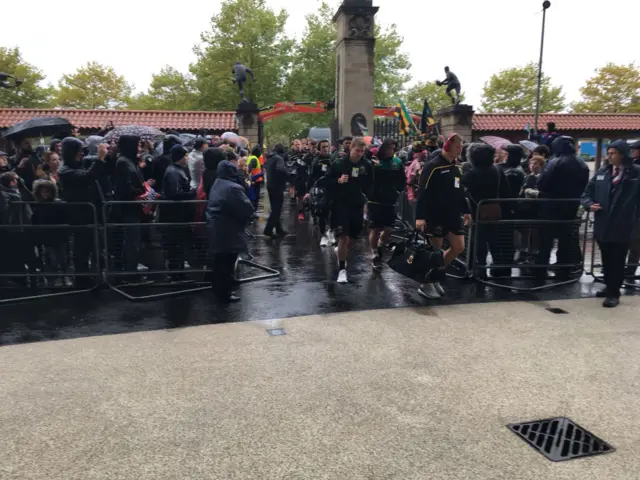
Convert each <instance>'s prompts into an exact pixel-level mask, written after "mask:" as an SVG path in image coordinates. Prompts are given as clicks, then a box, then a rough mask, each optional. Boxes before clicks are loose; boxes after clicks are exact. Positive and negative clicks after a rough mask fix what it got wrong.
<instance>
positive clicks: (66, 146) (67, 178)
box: [58, 137, 105, 225]
mask: <svg viewBox="0 0 640 480" xmlns="http://www.w3.org/2000/svg"><path fill="white" fill-rule="evenodd" d="M83 149H84V143H83V142H82V141H81V140H78V139H77V138H74V137H67V138H65V139H64V140H63V141H62V166H61V167H60V170H58V176H59V177H60V186H61V191H62V199H63V200H65V201H67V202H90V203H93V204H94V205H95V206H96V207H98V209H99V207H100V204H101V203H102V201H103V196H102V190H101V188H100V183H99V182H100V180H101V177H102V176H103V175H104V174H105V173H104V171H105V162H104V161H100V160H98V161H96V162H95V163H94V164H93V165H91V167H90V168H89V169H87V170H85V169H84V168H82V161H79V160H78V153H79V152H81V151H82V150H83ZM93 219H94V217H93V212H92V211H91V209H90V208H88V207H86V206H78V207H77V208H74V209H72V212H71V213H70V215H69V221H70V223H74V224H80V225H82V224H89V223H93Z"/></svg>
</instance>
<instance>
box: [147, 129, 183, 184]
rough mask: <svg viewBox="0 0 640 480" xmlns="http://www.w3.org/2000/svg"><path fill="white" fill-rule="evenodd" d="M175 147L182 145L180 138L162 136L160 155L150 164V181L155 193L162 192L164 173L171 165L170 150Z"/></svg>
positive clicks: (171, 135) (170, 135) (169, 135)
mask: <svg viewBox="0 0 640 480" xmlns="http://www.w3.org/2000/svg"><path fill="white" fill-rule="evenodd" d="M176 145H182V142H181V141H180V137H178V136H177V135H173V134H168V135H165V136H164V139H163V140H162V155H160V156H159V157H156V158H154V159H153V160H152V162H151V179H152V180H153V188H154V189H155V190H156V192H162V191H163V190H164V185H163V183H164V173H165V172H166V170H167V168H169V166H170V165H171V163H172V162H171V149H172V148H173V147H174V146H176Z"/></svg>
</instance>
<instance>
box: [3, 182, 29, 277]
mask: <svg viewBox="0 0 640 480" xmlns="http://www.w3.org/2000/svg"><path fill="white" fill-rule="evenodd" d="M23 189H24V184H23V183H21V180H20V177H18V175H17V174H16V173H14V172H6V173H3V174H2V175H0V225H28V224H30V223H31V208H30V207H29V205H27V204H23V203H17V204H16V203H15V202H21V201H23V200H29V199H25V198H24V195H23V193H22V192H21V190H23ZM26 240H27V235H25V233H24V232H21V231H20V230H18V229H8V230H4V231H3V232H2V248H0V272H2V273H24V265H25V263H29V262H30V261H31V258H32V257H33V245H32V244H31V243H30V242H29V241H26ZM29 248H31V253H29ZM15 282H16V283H18V284H20V286H22V287H25V286H26V285H27V279H26V278H24V277H16V278H15Z"/></svg>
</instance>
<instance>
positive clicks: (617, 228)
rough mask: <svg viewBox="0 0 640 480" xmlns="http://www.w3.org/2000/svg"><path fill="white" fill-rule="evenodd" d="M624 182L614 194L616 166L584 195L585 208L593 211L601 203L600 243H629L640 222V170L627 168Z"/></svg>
mask: <svg viewBox="0 0 640 480" xmlns="http://www.w3.org/2000/svg"><path fill="white" fill-rule="evenodd" d="M623 168H624V170H623V172H624V173H623V177H622V181H621V182H620V184H619V185H618V188H616V190H615V192H614V193H613V194H612V193H611V187H612V183H611V182H612V175H613V165H607V166H605V167H603V168H601V169H600V170H598V172H597V173H596V174H595V176H594V177H593V178H592V179H591V181H590V182H589V184H588V185H587V188H586V190H585V191H584V194H583V195H582V205H583V206H584V207H585V208H587V209H589V208H590V207H591V205H593V204H595V203H599V204H600V206H601V207H602V208H601V209H600V210H599V211H597V212H595V214H594V217H595V236H596V239H597V240H598V241H600V242H610V243H621V244H625V243H629V241H630V240H631V237H632V234H633V231H634V229H635V228H636V226H637V224H638V221H639V220H640V167H639V166H637V165H632V164H626V165H625V166H624V167H623Z"/></svg>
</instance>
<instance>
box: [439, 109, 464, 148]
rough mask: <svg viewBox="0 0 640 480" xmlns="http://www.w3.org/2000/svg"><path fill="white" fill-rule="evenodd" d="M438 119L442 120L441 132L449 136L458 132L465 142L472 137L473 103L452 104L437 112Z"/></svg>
mask: <svg viewBox="0 0 640 480" xmlns="http://www.w3.org/2000/svg"><path fill="white" fill-rule="evenodd" d="M435 117H436V121H438V122H440V130H441V131H440V133H441V134H442V135H444V136H445V137H448V136H449V135H451V134H452V133H458V134H460V135H461V136H462V138H463V139H464V141H465V142H470V141H471V139H472V128H473V107H472V106H471V105H464V104H460V105H451V106H450V107H445V108H442V109H440V110H438V111H437V112H436V115H435Z"/></svg>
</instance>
